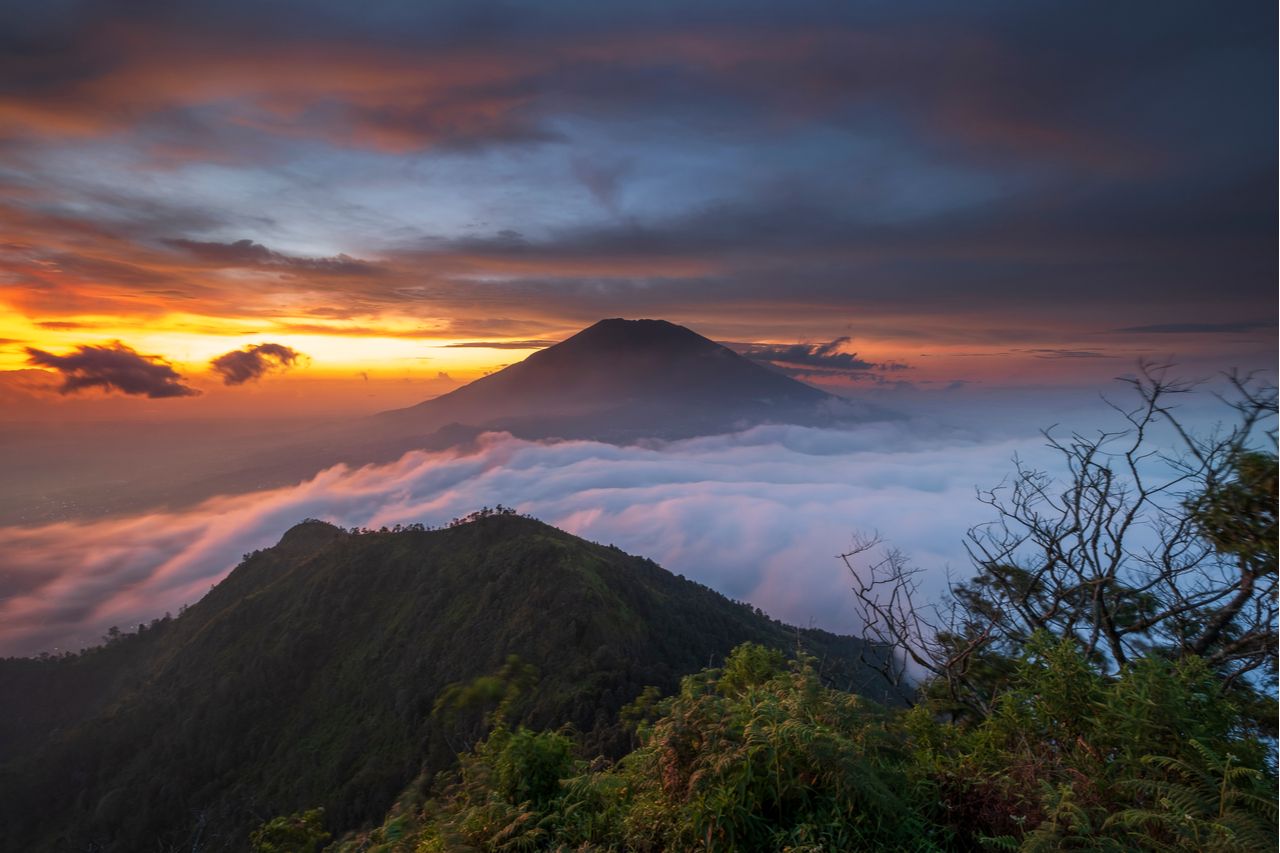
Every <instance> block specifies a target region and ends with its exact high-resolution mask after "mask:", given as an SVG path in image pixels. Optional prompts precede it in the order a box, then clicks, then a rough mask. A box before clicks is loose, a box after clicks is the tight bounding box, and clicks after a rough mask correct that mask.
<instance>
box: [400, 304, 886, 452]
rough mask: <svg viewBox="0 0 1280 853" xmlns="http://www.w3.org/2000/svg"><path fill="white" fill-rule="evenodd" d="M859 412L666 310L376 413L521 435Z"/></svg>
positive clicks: (697, 429)
mask: <svg viewBox="0 0 1280 853" xmlns="http://www.w3.org/2000/svg"><path fill="white" fill-rule="evenodd" d="M861 414H862V412H860V410H858V409H857V408H855V406H854V405H853V404H851V403H849V402H848V401H846V400H843V399H842V398H840V397H836V396H834V395H832V394H828V393H826V392H825V391H820V390H818V389H817V388H814V387H812V386H810V385H806V384H804V383H803V382H798V381H796V380H794V379H791V378H790V377H787V376H784V375H782V374H780V373H777V372H775V371H773V370H770V369H768V368H766V367H763V366H761V365H760V364H757V363H756V362H754V361H751V360H750V359H747V358H744V357H743V356H741V355H739V354H738V353H736V352H734V351H733V350H731V349H729V348H728V347H725V346H722V345H720V344H718V343H716V342H714V341H711V340H709V339H707V338H704V337H703V336H702V335H699V334H697V333H696V332H694V331H692V330H690V329H687V328H685V327H684V326H678V325H676V324H674V323H669V322H667V321H665V320H624V319H611V320H601V321H600V322H598V323H596V324H595V325H593V326H591V327H589V328H587V329H584V330H583V331H581V332H579V333H578V334H576V335H574V336H573V337H571V338H568V339H567V340H565V341H563V342H561V343H559V344H556V345H554V346H551V347H548V348H547V349H544V350H541V351H539V352H536V353H534V354H533V355H531V356H529V357H528V358H527V359H525V360H524V361H522V362H520V363H518V364H513V365H511V366H509V367H506V368H504V369H502V370H499V371H497V372H496V373H493V374H490V375H489V376H485V377H483V378H481V379H478V380H476V381H475V382H472V383H471V384H469V385H466V386H463V387H462V388H458V389H457V390H455V391H452V392H450V393H448V394H444V395H442V396H440V397H437V398H435V399H432V400H428V401H426V402H424V403H419V404H418V405H416V406H413V407H410V408H407V409H399V410H395V411H392V412H385V413H383V414H382V415H379V416H378V417H377V421H378V422H379V426H380V428H381V429H383V430H388V431H391V432H395V433H401V432H406V431H407V432H410V433H417V434H419V435H423V434H427V433H430V432H432V431H434V430H439V429H441V428H446V427H452V429H453V430H458V429H459V428H460V427H463V426H469V427H472V428H473V429H476V430H505V431H508V432H511V433H513V434H515V435H518V436H521V437H523V438H538V439H541V438H557V437H558V438H588V439H594V440H598V441H615V442H616V441H631V440H636V439H641V438H664V439H672V438H687V437H691V436H697V435H709V434H715V433H723V432H729V431H733V430H738V429H742V428H745V427H748V426H753V425H756V424H761V423H793V424H806V425H819V424H831V423H833V422H838V421H844V420H857V419H861V418H860V415H861Z"/></svg>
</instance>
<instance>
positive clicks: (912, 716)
mask: <svg viewBox="0 0 1280 853" xmlns="http://www.w3.org/2000/svg"><path fill="white" fill-rule="evenodd" d="M632 710H633V711H635V710H636V709H632ZM642 710H643V709H642ZM936 710H937V709H936V708H934V707H931V705H930V704H929V703H928V702H924V703H921V704H919V705H917V706H916V707H914V708H912V709H910V710H902V709H897V710H891V709H886V708H884V707H881V706H879V705H877V704H876V703H874V702H872V701H870V700H867V699H863V698H859V697H857V696H854V695H852V694H849V693H847V692H844V691H840V690H834V689H831V688H829V687H826V686H824V685H823V684H822V683H821V681H820V680H819V679H818V678H817V676H816V674H815V672H814V669H813V666H812V662H811V661H809V660H805V659H801V660H799V661H794V662H792V663H790V665H788V664H787V663H786V662H785V661H784V659H783V658H782V656H781V655H778V654H777V653H776V652H773V651H771V650H768V649H765V648H763V647H760V646H754V645H750V644H748V645H744V646H742V647H740V648H739V649H737V650H736V651H735V652H734V654H733V655H732V656H731V657H730V658H729V660H728V661H727V662H726V664H725V666H724V667H723V668H721V669H707V670H704V671H702V672H701V673H699V674H696V675H693V676H689V677H687V678H685V679H684V681H683V682H682V684H681V688H680V691H679V693H678V694H676V695H675V696H672V697H670V698H668V699H665V700H663V701H661V702H660V703H659V704H658V705H657V706H656V707H651V708H649V709H648V711H649V713H648V714H644V713H639V716H648V717H650V718H651V719H649V720H648V721H647V722H643V723H641V724H640V726H639V730H638V735H639V739H640V745H639V746H638V747H637V748H636V749H635V750H633V751H632V752H631V753H629V754H628V755H626V756H625V757H624V758H622V759H621V760H620V761H618V762H616V763H611V764H610V763H604V762H601V761H600V760H598V759H597V760H596V761H594V762H589V761H587V760H584V758H583V757H582V756H585V755H586V753H584V752H582V751H581V750H580V749H577V743H576V741H575V739H574V737H573V736H572V733H571V732H569V731H566V730H557V731H542V732H534V731H531V730H529V729H527V728H525V727H522V726H515V727H512V726H511V725H509V724H508V723H507V722H506V721H505V720H503V719H501V717H499V718H497V719H496V720H495V721H494V722H495V727H494V729H493V731H492V732H491V733H490V735H489V736H488V737H487V738H486V739H485V740H483V741H482V742H481V743H480V744H478V745H477V746H476V748H475V749H474V750H472V751H470V752H468V753H465V754H464V755H462V756H461V762H460V767H459V770H458V771H457V773H456V774H453V775H451V776H449V775H446V776H442V777H441V779H440V780H439V781H438V782H437V783H436V784H435V785H430V784H421V785H419V786H417V787H415V788H414V789H412V790H411V791H410V792H409V793H408V794H406V796H405V797H404V798H403V799H402V800H401V802H400V803H399V804H398V805H397V807H396V809H395V810H393V812H392V814H391V815H390V817H389V818H388V820H387V821H386V823H385V824H384V825H383V826H382V827H380V828H379V829H377V830H375V831H373V832H369V833H364V834H359V835H355V836H350V837H348V838H346V839H344V840H343V841H341V842H340V843H338V844H336V845H335V846H334V848H332V849H334V850H337V851H343V853H355V851H383V853H392V851H413V852H414V853H429V852H430V853H434V851H446V850H447V851H468V850H470V851H526V850H627V851H661V850H709V851H710V850H724V851H728V850H762V851H764V850H768V851H773V850H779V851H782V850H786V851H841V850H919V851H929V850H974V849H993V850H1025V851H1057V850H1114V851H1126V850H1134V851H1205V850H1216V851H1232V850H1239V851H1247V850H1270V849H1274V840H1275V837H1276V831H1277V826H1276V807H1275V793H1276V787H1275V786H1276V777H1275V770H1274V764H1273V763H1271V762H1269V761H1268V746H1267V744H1266V743H1264V742H1263V741H1261V740H1260V739H1258V738H1257V737H1255V736H1253V735H1251V734H1248V733H1246V732H1242V731H1241V730H1240V728H1239V726H1238V725H1237V723H1238V718H1239V714H1240V709H1239V708H1238V707H1237V706H1236V705H1235V704H1234V702H1233V700H1232V698H1231V696H1230V695H1229V694H1228V693H1224V692H1223V691H1221V690H1219V689H1218V683H1217V676H1215V674H1214V673H1213V672H1212V670H1211V669H1210V668H1209V667H1207V666H1206V665H1205V664H1204V663H1203V661H1199V660H1194V659H1184V660H1181V661H1176V662H1174V661H1169V660H1165V659H1162V658H1159V657H1146V658H1142V659H1140V660H1138V661H1135V662H1134V663H1133V664H1132V665H1131V666H1129V667H1126V668H1125V669H1124V670H1123V671H1122V672H1121V673H1120V674H1119V675H1117V676H1114V677H1112V676H1108V675H1106V674H1103V673H1100V672H1099V671H1098V668H1097V667H1096V666H1094V665H1092V664H1091V663H1090V662H1089V661H1088V660H1087V659H1086V658H1085V657H1084V656H1083V655H1082V654H1081V653H1080V651H1079V650H1078V648H1077V647H1076V645H1075V644H1074V643H1072V642H1070V641H1063V640H1055V639H1054V638H1052V637H1050V636H1049V635H1048V634H1046V633H1041V634H1038V635H1037V636H1036V637H1034V638H1033V639H1032V641H1031V642H1030V643H1029V644H1028V646H1027V648H1026V650H1025V653H1024V654H1023V655H1022V656H1021V657H1020V658H1019V659H1018V660H1017V661H1016V662H1015V663H1014V669H1013V673H1012V677H1011V680H1010V683H1009V687H1008V689H1007V690H1006V691H1005V692H1003V693H1002V694H1001V696H1000V698H999V699H998V700H997V702H996V703H995V706H994V708H993V711H992V713H991V714H990V715H989V716H987V717H985V718H983V719H982V720H981V721H976V722H970V723H967V724H955V723H952V722H949V721H944V719H943V718H942V717H941V716H940V715H939V714H937V713H936Z"/></svg>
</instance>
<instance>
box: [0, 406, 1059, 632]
mask: <svg viewBox="0 0 1280 853" xmlns="http://www.w3.org/2000/svg"><path fill="white" fill-rule="evenodd" d="M1037 445H1038V442H1037V440H1035V439H1031V438H1015V439H1010V438H1005V439H999V440H988V441H977V440H975V438H974V436H973V434H970V433H963V432H946V431H942V430H939V429H935V428H932V427H928V426H926V425H924V424H923V423H921V424H916V425H915V426H914V427H913V428H911V429H905V428H904V426H903V425H902V424H900V423H899V424H894V425H884V424H880V425H867V426H864V427H862V428H860V429H856V430H852V431H835V430H822V429H808V428H800V427H782V426H772V427H759V428H756V429H753V430H749V431H747V432H744V433H739V434H736V435H729V436H718V437H712V438H702V439H693V440H689V441H682V442H675V443H670V444H660V445H653V446H650V447H625V448H624V447H615V446H612V445H607V444H598V443H595V442H584V441H573V442H560V443H537V442H529V441H523V440H518V439H514V438H512V437H510V436H508V435H505V434H489V435H486V436H485V437H483V438H482V439H481V440H480V442H479V444H478V446H477V448H476V449H475V450H474V451H472V452H460V451H450V452H444V453H425V452H418V451H415V452H411V453H409V454H407V455H405V456H404V457H403V458H401V459H400V460H399V461H397V462H395V463H393V464H390V465H386V466H380V467H368V468H364V469H360V470H354V471H353V470H348V469H347V468H345V467H343V466H338V467H335V468H331V469H329V470H326V471H324V472H321V473H320V474H318V475H317V476H316V477H315V478H314V479H312V480H310V481H308V482H306V483H303V484H300V485H298V486H296V487H292V488H287V489H278V490H275V491H270V492H263V493H256V494H251V495H242V496H233V497H221V498H216V499H214V500H212V501H209V502H207V503H205V504H203V505H201V506H200V507H197V508H194V509H192V510H190V511H186V512H172V513H152V514H147V515H141V516H135V517H129V518H121V519H114V520H107V521H98V522H91V523H62V524H56V525H49V526H45V527H34V528H31V527H27V528H12V527H11V528H0V550H2V551H3V553H4V554H5V555H6V568H5V570H4V572H3V573H0V653H7V654H30V653H34V652H37V651H39V650H44V649H52V648H54V647H59V648H74V647H77V646H78V645H81V644H83V643H86V642H91V641H93V640H94V639H96V638H97V637H98V636H100V635H101V634H102V632H103V631H104V630H105V629H106V627H108V626H110V625H112V624H117V625H121V626H128V625H133V624H137V623H138V622H140V621H146V620H148V619H150V618H152V617H154V616H156V615H158V614H159V613H161V612H163V611H165V610H176V609H177V608H178V607H179V606H180V605H181V604H183V603H184V602H193V601H195V600H196V599H198V598H199V597H200V596H201V595H203V593H204V592H205V591H206V590H207V589H208V587H209V585H210V584H212V583H215V582H216V581H218V580H219V579H220V578H222V577H223V576H224V575H225V574H226V573H227V571H229V570H230V569H231V568H232V567H234V565H235V564H236V563H237V562H238V561H239V559H240V557H241V555H242V554H244V553H246V552H248V551H251V550H254V549H256V548H262V547H265V546H268V545H271V544H273V543H274V542H275V541H276V540H277V539H278V538H279V537H280V535H281V534H282V533H283V532H284V531H285V530H286V529H288V527H290V526H291V525H292V524H294V523H296V522H298V521H299V520H301V519H302V518H305V517H317V518H323V519H326V520H329V521H332V522H335V523H338V524H341V525H343V526H348V527H350V526H367V527H375V528H376V527H379V526H382V525H394V524H396V523H409V522H415V521H421V522H425V523H428V524H442V523H445V522H447V521H448V520H449V519H450V518H453V517H456V516H460V515H464V514H466V513H467V512H470V511H471V510H474V509H476V508H478V507H480V506H484V505H490V506H492V505H494V504H497V503H504V504H507V505H513V506H515V507H516V508H517V509H519V510H520V511H522V512H527V513H530V514H532V515H535V516H537V517H539V518H541V519H543V520H545V521H547V522H549V523H551V524H554V525H556V526H559V527H562V528H564V529H566V530H568V531H570V532H573V533H576V534H578V535H581V536H584V537H586V538H588V539H592V540H596V541H600V542H606V543H613V544H617V545H618V546H620V547H622V548H623V549H625V550H627V551H630V552H632V553H638V554H643V555H645V556H649V557H652V558H654V559H655V560H657V561H658V562H659V563H661V564H662V565H664V566H666V567H667V568H669V569H671V570H672V571H675V572H680V573H682V574H684V575H686V576H689V577H692V578H695V579H697V580H699V581H701V582H703V583H707V584H709V585H710V586H712V587H714V588H716V589H718V590H720V591H722V592H724V593H725V594H727V595H730V596H732V597H735V598H739V599H744V600H748V601H751V602H753V603H755V604H757V605H759V606H761V607H763V608H765V609H766V610H767V611H769V612H770V613H771V614H773V615H775V616H777V617H779V618H785V619H787V620H790V621H792V622H795V623H798V624H802V625H808V624H811V623H812V624H815V625H821V626H824V627H827V628H831V629H836V630H852V629H854V628H855V627H856V626H855V625H854V624H853V621H852V620H853V615H852V611H851V609H850V606H849V593H848V586H849V584H848V582H847V580H846V578H845V577H844V575H843V572H844V569H843V568H842V567H841V565H840V564H839V563H838V561H837V560H835V555H836V554H837V553H839V552H840V551H841V550H842V549H844V548H846V547H847V546H848V544H849V541H850V534H851V532H852V531H854V530H872V529H874V530H878V531H879V532H880V533H881V534H883V535H884V536H885V537H886V538H888V539H889V540H890V541H892V542H894V543H895V544H897V545H899V546H900V547H902V548H904V549H905V550H907V551H909V552H910V553H912V554H913V556H914V557H915V558H916V559H917V561H918V562H919V563H920V564H922V565H924V566H927V567H929V568H930V569H932V570H934V572H935V575H936V576H939V577H940V573H941V570H942V569H943V567H944V566H945V565H946V564H948V563H950V564H954V565H955V566H956V567H957V568H962V564H963V563H964V557H963V551H962V550H961V548H960V541H961V537H962V535H963V532H964V530H965V529H966V528H967V527H968V526H969V525H971V524H973V523H976V522H978V521H980V520H984V515H983V507H982V506H981V504H979V503H978V502H977V501H976V500H975V499H974V497H973V488H974V486H975V485H977V484H990V483H991V481H992V479H993V476H994V475H993V472H998V471H1001V470H1004V469H1005V468H1007V466H1008V460H1009V458H1010V457H1011V456H1012V455H1013V453H1014V452H1018V453H1021V454H1023V455H1025V456H1028V457H1029V458H1031V459H1035V458H1036V457H1037V455H1038V451H1037Z"/></svg>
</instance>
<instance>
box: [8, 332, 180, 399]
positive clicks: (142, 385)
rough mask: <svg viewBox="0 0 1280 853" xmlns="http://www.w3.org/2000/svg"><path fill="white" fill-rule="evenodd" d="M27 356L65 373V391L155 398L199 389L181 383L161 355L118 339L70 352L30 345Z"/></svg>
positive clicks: (32, 360) (63, 389) (63, 391)
mask: <svg viewBox="0 0 1280 853" xmlns="http://www.w3.org/2000/svg"><path fill="white" fill-rule="evenodd" d="M27 356H28V358H27V360H28V362H30V363H31V364H34V365H38V366H40V367H49V368H52V369H54V370H56V371H58V372H59V373H61V374H62V387H61V388H60V389H59V390H60V391H61V393H63V394H72V393H75V392H77V391H81V390H84V389H85V388H101V389H103V390H104V391H119V392H121V393H122V394H136V395H139V396H145V397H151V398H155V399H159V398H164V397H193V396H195V395H197V394H199V393H200V392H199V391H197V390H196V389H194V388H191V387H189V386H186V385H183V384H182V376H181V375H179V374H178V372H177V371H175V370H174V369H173V368H172V367H170V366H169V364H168V363H167V362H165V361H164V360H163V359H161V358H160V357H158V356H150V355H140V354H139V353H137V352H135V351H134V350H132V349H130V348H129V347H127V346H125V345H124V344H122V343H120V342H119V341H116V342H115V343H114V344H112V345H111V346H108V347H100V346H79V347H77V348H76V351H75V352H74V353H72V354H71V355H54V354H53V353H50V352H45V351H44V350H39V349H36V348H34V347H27Z"/></svg>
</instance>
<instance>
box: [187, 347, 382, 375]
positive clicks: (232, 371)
mask: <svg viewBox="0 0 1280 853" xmlns="http://www.w3.org/2000/svg"><path fill="white" fill-rule="evenodd" d="M303 357H304V356H303V355H302V353H300V352H298V351H297V350H295V349H292V348H290V347H287V346H285V345H283V344H258V345H257V346H247V347H244V348H243V349H238V350H232V351H231V352H229V353H226V354H224V355H220V356H218V357H217V358H215V359H214V360H213V361H211V362H209V367H210V368H211V369H212V370H213V372H214V373H216V374H218V375H219V376H221V377H222V382H223V384H224V385H243V384H244V383H246V382H248V381H249V380H251V379H252V380H255V381H256V380H258V379H261V378H262V377H263V376H264V375H265V374H267V373H270V372H272V371H274V370H287V369H288V368H290V367H292V366H293V365H294V364H296V363H297V362H298V360H299V359H301V358H303ZM366 378H368V377H366Z"/></svg>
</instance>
